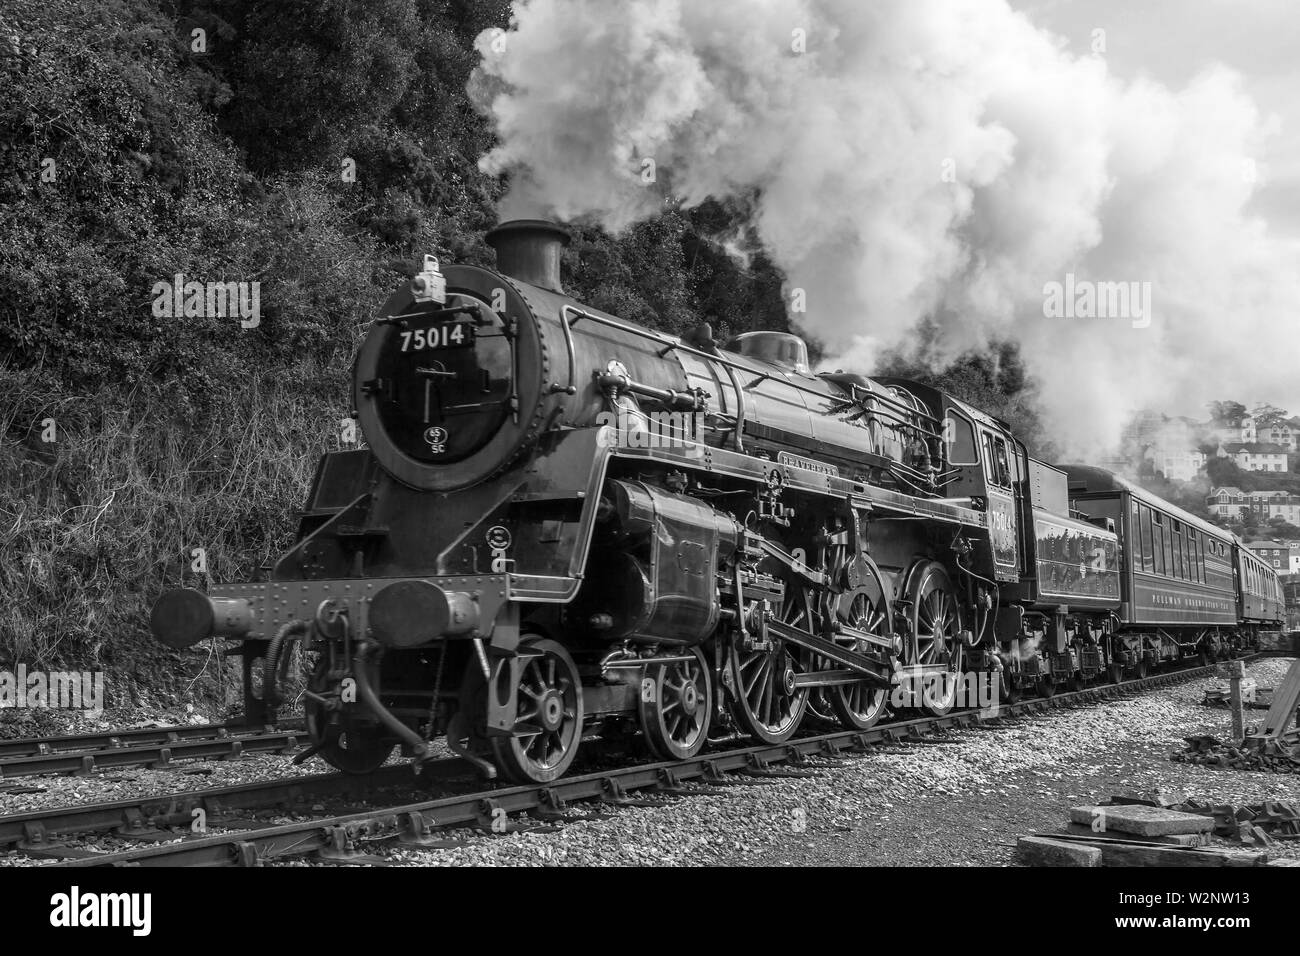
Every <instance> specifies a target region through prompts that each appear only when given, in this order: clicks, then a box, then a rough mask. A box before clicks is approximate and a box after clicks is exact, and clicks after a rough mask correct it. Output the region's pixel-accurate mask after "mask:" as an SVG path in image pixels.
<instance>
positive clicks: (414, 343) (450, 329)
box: [402, 321, 474, 352]
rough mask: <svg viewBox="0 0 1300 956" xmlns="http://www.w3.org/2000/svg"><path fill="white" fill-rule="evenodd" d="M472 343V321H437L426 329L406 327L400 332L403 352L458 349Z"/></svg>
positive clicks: (469, 345)
mask: <svg viewBox="0 0 1300 956" xmlns="http://www.w3.org/2000/svg"><path fill="white" fill-rule="evenodd" d="M473 345H474V323H473V322H469V321H465V322H439V323H438V324H437V325H431V326H429V327H428V328H427V329H407V330H406V331H405V332H403V333H402V351H403V352H423V351H426V350H429V349H459V348H470V347H472V346H473Z"/></svg>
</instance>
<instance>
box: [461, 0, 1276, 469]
mask: <svg viewBox="0 0 1300 956" xmlns="http://www.w3.org/2000/svg"><path fill="white" fill-rule="evenodd" d="M478 50H479V53H480V55H481V58H482V61H481V64H480V67H479V69H478V70H477V71H476V75H475V77H474V79H473V80H472V82H471V92H472V94H473V95H474V97H475V100H476V102H477V103H478V104H479V106H480V108H481V109H482V110H483V111H484V112H485V113H486V114H487V115H488V116H489V117H490V118H491V120H492V122H493V124H494V127H495V130H496V133H497V136H498V145H497V146H496V147H495V148H494V149H493V150H492V151H491V152H490V153H489V154H488V155H486V156H485V157H483V159H482V161H481V165H482V167H483V168H484V169H485V170H487V171H489V172H494V173H499V172H509V173H510V174H511V183H512V188H511V191H510V194H509V196H508V197H507V199H506V201H505V204H504V208H503V210H502V213H503V215H507V216H513V215H516V214H521V213H522V214H527V215H538V214H543V215H551V216H555V217H557V218H560V219H564V220H570V219H573V218H576V217H580V216H594V217H596V218H597V219H598V220H599V221H600V222H602V223H603V224H604V225H605V226H606V227H607V228H609V229H611V230H615V231H617V230H619V229H622V228H624V227H626V226H627V225H629V224H630V223H632V222H635V221H637V220H639V219H644V218H647V217H651V216H654V215H656V214H657V213H658V212H660V211H661V210H662V209H663V208H664V206H665V203H666V202H675V203H680V204H683V205H686V206H689V205H691V204H695V203H699V202H701V201H703V200H704V199H706V198H708V197H715V198H724V197H727V196H730V195H735V194H740V193H746V192H753V191H755V190H757V192H758V195H759V202H758V205H757V211H756V215H755V220H754V223H753V224H754V226H755V227H756V230H757V234H758V236H759V238H760V240H761V242H762V243H763V245H764V247H765V249H766V250H767V252H768V254H769V255H770V256H771V258H772V259H773V261H775V262H776V263H777V264H778V265H779V266H780V267H781V269H782V270H783V272H784V274H785V276H786V279H787V288H786V291H787V293H788V296H789V297H788V298H787V304H788V305H789V304H793V303H797V302H798V301H799V298H800V297H799V296H798V295H796V291H797V290H802V293H803V300H804V301H805V302H806V311H803V312H798V311H796V312H794V313H793V314H792V315H791V318H792V320H793V321H794V322H795V323H796V324H797V325H798V326H800V327H801V328H803V329H804V330H805V331H806V332H807V333H808V334H809V335H811V336H813V337H815V338H817V339H818V340H820V341H821V342H822V343H823V345H824V347H825V351H826V354H827V355H829V356H831V358H830V361H829V362H828V363H827V364H828V365H829V366H831V367H845V368H854V369H858V370H863V371H870V370H871V368H872V364H873V362H874V361H876V359H877V358H878V357H879V355H880V353H881V352H882V351H883V350H884V349H885V348H888V347H891V346H897V345H900V344H902V345H906V343H907V341H908V333H909V331H910V330H912V329H913V328H914V327H915V324H916V323H917V321H918V320H919V319H921V318H922V317H927V316H928V317H931V318H933V319H934V320H936V321H937V322H938V323H939V325H940V328H941V330H942V334H941V336H940V342H941V346H942V349H943V350H945V352H946V356H947V357H951V356H954V355H956V354H958V353H960V352H962V351H964V350H966V349H970V348H980V347H982V346H983V345H984V344H985V343H986V342H987V341H988V340H989V339H990V338H993V337H1000V338H1010V339H1014V340H1015V341H1018V342H1020V343H1021V347H1022V352H1023V354H1024V355H1025V357H1026V360H1027V362H1028V363H1029V367H1030V370H1031V372H1032V373H1033V374H1034V375H1035V376H1036V378H1037V379H1038V380H1039V382H1040V384H1041V389H1042V392H1041V394H1042V403H1043V406H1044V408H1043V411H1044V415H1045V418H1046V420H1047V422H1048V424H1049V426H1050V427H1051V428H1052V430H1053V433H1054V434H1053V437H1054V438H1056V439H1057V440H1058V444H1060V445H1062V446H1063V447H1064V448H1065V449H1066V450H1067V451H1068V452H1070V453H1071V454H1074V455H1095V454H1097V453H1099V452H1101V451H1104V450H1106V449H1108V448H1111V447H1113V446H1114V444H1115V443H1116V441H1117V439H1118V436H1119V431H1120V425H1121V423H1122V421H1123V420H1124V419H1125V418H1126V417H1127V415H1128V414H1129V413H1130V412H1131V411H1132V410H1134V409H1135V408H1138V407H1142V406H1144V405H1147V404H1154V405H1155V406H1157V407H1160V408H1162V409H1164V410H1167V411H1170V412H1191V413H1193V414H1194V413H1196V412H1197V411H1198V410H1199V409H1200V407H1201V406H1202V404H1203V403H1204V402H1205V401H1207V400H1209V399H1210V398H1214V397H1218V396H1221V395H1235V394H1240V395H1245V396H1252V397H1253V396H1262V395H1270V394H1272V395H1279V396H1285V395H1287V394H1290V392H1289V388H1288V384H1287V383H1288V380H1289V378H1290V376H1291V375H1292V373H1293V368H1294V355H1293V354H1292V350H1291V349H1290V348H1289V347H1284V348H1270V347H1269V344H1268V343H1269V342H1271V341H1276V340H1277V339H1278V337H1279V336H1286V337H1288V338H1289V336H1290V334H1291V332H1292V329H1293V327H1294V323H1295V321H1296V318H1297V317H1298V316H1300V270H1297V268H1296V266H1295V263H1296V261H1297V254H1298V253H1300V247H1298V245H1300V244H1297V243H1295V242H1292V241H1288V240H1282V239H1279V238H1276V237H1273V236H1270V234H1269V233H1268V230H1267V228H1266V226H1265V224H1264V223H1263V222H1262V221H1260V220H1258V219H1256V218H1252V217H1251V216H1250V215H1249V214H1248V213H1247V212H1246V203H1247V201H1248V200H1249V199H1250V196H1251V194H1252V192H1253V190H1254V189H1255V188H1256V187H1257V185H1259V183H1257V181H1256V180H1257V178H1258V173H1259V170H1260V168H1261V167H1260V166H1258V165H1257V164H1256V163H1255V162H1254V158H1255V157H1259V156H1261V155H1262V148H1263V143H1264V141H1265V138H1266V137H1267V135H1268V134H1269V132H1270V120H1269V119H1268V118H1267V117H1264V116H1261V115H1260V114H1259V112H1258V110H1257V108H1256V107H1255V105H1254V104H1253V102H1252V101H1251V100H1250V98H1249V97H1248V96H1247V95H1246V94H1245V93H1244V92H1243V90H1242V86H1241V82H1240V79H1239V77H1238V76H1236V75H1235V74H1234V73H1232V72H1231V71H1229V70H1227V69H1226V68H1222V67H1213V68H1208V69H1206V70H1205V71H1204V72H1202V73H1201V74H1199V75H1198V76H1196V77H1195V78H1193V79H1192V80H1191V81H1190V82H1189V83H1188V84H1187V85H1186V87H1185V88H1183V89H1178V90H1173V89H1169V88H1166V87H1164V86H1161V85H1159V84H1157V83H1154V82H1152V81H1149V80H1137V81H1134V82H1129V83H1122V82H1120V81H1119V80H1117V79H1116V78H1115V77H1113V76H1111V75H1110V74H1109V73H1108V71H1107V67H1106V63H1105V59H1104V57H1101V56H1087V55H1085V56H1076V55H1072V54H1070V53H1068V52H1066V51H1065V49H1064V44H1063V43H1062V42H1061V41H1060V40H1058V39H1057V38H1055V37H1053V36H1052V35H1051V34H1049V33H1046V32H1044V31H1043V30H1040V29H1038V28H1036V27H1035V26H1034V25H1033V24H1032V23H1030V22H1029V20H1028V19H1026V18H1025V17H1024V16H1023V15H1021V14H1019V13H1016V12H1015V11H1013V10H1012V9H1011V8H1010V7H1009V6H1007V5H1006V4H1005V3H1004V2H1001V0H872V2H869V3H867V2H862V0H710V2H707V3H703V2H698V3H697V2H688V0H516V2H515V4H514V10H513V17H512V20H511V25H510V29H509V30H508V31H506V32H505V33H502V32H501V31H488V32H485V33H484V34H482V35H481V36H480V37H479V39H478ZM1067 276H1072V279H1071V280H1070V281H1071V283H1072V286H1066V283H1067ZM1054 282H1055V283H1061V284H1062V286H1065V287H1066V288H1070V287H1078V288H1081V287H1082V286H1083V285H1086V284H1087V283H1118V282H1124V283H1137V284H1138V285H1137V286H1135V287H1134V292H1135V297H1134V299H1133V301H1132V303H1131V304H1130V305H1131V308H1135V307H1137V306H1138V304H1139V303H1140V301H1141V296H1140V295H1136V293H1137V292H1138V291H1139V290H1140V289H1141V283H1150V286H1149V287H1148V288H1149V289H1150V314H1149V315H1148V316H1146V319H1147V320H1149V324H1146V325H1144V324H1143V317H1142V316H1141V315H1136V314H1126V315H1123V316H1119V317H1109V318H1103V317H1050V318H1049V317H1047V316H1045V314H1044V312H1045V306H1044V302H1045V298H1046V291H1045V290H1046V289H1047V288H1048V284H1049V283H1054ZM1211 377H1212V384H1207V379H1210V378H1211ZM1247 400H1249V399H1247Z"/></svg>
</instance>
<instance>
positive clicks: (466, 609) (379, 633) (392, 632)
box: [369, 580, 479, 648]
mask: <svg viewBox="0 0 1300 956" xmlns="http://www.w3.org/2000/svg"><path fill="white" fill-rule="evenodd" d="M369 623H370V634H371V636H372V637H374V639H375V640H377V641H379V642H380V643H381V644H384V645H386V646H388V647H393V648H406V647H419V646H420V645H421V644H427V643H429V642H430V641H432V640H435V639H436V638H439V637H446V636H454V635H457V634H468V633H469V632H471V631H473V630H475V629H476V628H477V627H478V625H479V606H478V602H477V601H475V600H474V598H473V596H472V595H469V594H466V593H465V592H464V591H444V590H443V589H442V588H440V587H438V585H436V584H431V583H430V582H428V581H415V580H413V581H398V582H396V583H394V584H390V585H388V587H386V588H384V589H383V590H382V591H380V592H379V593H378V594H376V595H375V596H374V597H373V598H371V600H370V617H369Z"/></svg>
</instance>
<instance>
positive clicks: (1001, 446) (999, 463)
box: [984, 432, 1011, 488]
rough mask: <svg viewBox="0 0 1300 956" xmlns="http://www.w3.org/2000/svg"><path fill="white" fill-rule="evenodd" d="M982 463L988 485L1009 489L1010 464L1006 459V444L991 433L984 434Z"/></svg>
mask: <svg viewBox="0 0 1300 956" xmlns="http://www.w3.org/2000/svg"><path fill="white" fill-rule="evenodd" d="M984 463H985V470H986V471H987V472H988V477H989V483H990V484H994V485H998V486H999V487H1002V488H1010V487H1011V463H1010V459H1009V458H1008V457H1007V443H1006V442H1005V441H1004V440H1003V439H1001V438H999V437H997V436H996V435H994V434H993V433H992V432H985V433H984Z"/></svg>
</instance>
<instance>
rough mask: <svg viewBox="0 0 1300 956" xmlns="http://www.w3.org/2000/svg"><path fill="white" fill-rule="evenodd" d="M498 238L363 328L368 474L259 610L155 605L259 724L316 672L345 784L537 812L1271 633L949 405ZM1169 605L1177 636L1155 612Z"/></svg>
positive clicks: (353, 465)
mask: <svg viewBox="0 0 1300 956" xmlns="http://www.w3.org/2000/svg"><path fill="white" fill-rule="evenodd" d="M488 241H489V242H490V243H491V244H492V245H493V248H494V249H495V250H496V253H497V258H498V265H499V271H491V270H488V269H482V268H476V267H470V266H450V267H448V268H447V269H446V270H445V273H444V272H442V271H440V270H439V267H438V264H437V262H436V261H435V260H433V259H432V257H426V260H425V268H424V270H423V271H422V272H421V273H419V274H418V275H416V276H415V277H414V278H413V279H412V280H410V281H409V282H407V283H404V284H403V285H402V287H401V288H400V289H399V290H398V291H396V292H395V293H393V295H391V296H390V297H389V299H388V300H387V301H386V302H385V303H384V306H383V308H382V310H381V312H380V314H379V315H378V316H377V317H376V318H375V319H374V322H373V325H372V328H371V329H370V331H369V333H368V335H367V337H366V340H365V342H364V344H363V345H362V348H361V350H360V353H359V354H358V357H357V360H356V368H355V375H354V385H353V387H354V402H355V408H356V416H357V418H358V419H359V421H360V424H361V426H362V429H363V430H364V433H365V436H366V439H367V442H368V445H369V447H368V448H366V449H363V450H357V451H346V452H338V453H332V454H327V455H325V456H324V457H323V458H322V459H321V462H320V464H319V466H318V469H317V472H316V477H315V481H314V483H313V486H312V489H311V493H310V495H309V496H308V499H307V504H306V507H305V509H304V510H303V512H302V515H301V523H300V529H299V535H298V540H297V544H296V545H295V546H294V548H293V549H292V550H291V551H289V552H288V553H287V554H285V555H284V556H283V557H282V558H281V559H280V560H279V562H278V563H277V564H276V565H275V567H274V569H273V571H272V572H271V574H270V575H269V580H267V581H263V582H257V583H248V584H226V585H220V586H214V587H212V589H211V593H210V594H202V593H200V592H197V591H194V590H188V589H181V590H173V591H169V592H167V593H165V594H164V595H162V597H161V598H160V599H159V600H158V602H157V604H156V605H155V607H154V611H153V616H152V622H151V623H152V627H153V631H154V633H155V635H156V636H157V637H158V638H159V639H160V640H162V641H164V642H165V643H167V644H169V645H171V646H173V647H187V646H190V645H192V644H194V643H195V642H197V641H200V640H203V639H205V638H208V637H217V638H228V639H234V641H235V644H234V645H233V649H234V650H236V651H238V652H239V653H242V655H243V660H244V690H245V697H246V704H247V716H248V718H249V719H250V720H251V721H257V722H260V721H264V720H268V719H271V718H273V717H274V716H275V711H276V709H277V708H278V707H280V706H281V703H282V702H281V700H280V698H281V695H282V693H283V689H282V688H283V685H284V682H285V678H286V676H287V673H286V672H287V669H288V667H289V663H288V662H289V661H291V660H298V661H305V662H306V663H307V670H308V671H309V677H308V679H307V684H306V690H305V692H304V694H303V695H302V697H303V701H304V707H305V716H306V720H307V724H308V728H309V731H310V734H311V737H312V741H313V744H314V746H315V747H316V749H317V751H318V752H319V753H320V754H321V755H322V756H323V757H324V758H325V759H326V760H328V761H329V762H330V763H332V764H333V765H334V766H336V767H339V768H342V769H344V770H348V771H353V772H366V771H368V770H371V769H373V768H374V767H376V766H378V765H379V764H381V763H382V762H384V761H385V760H386V759H387V758H388V757H389V756H390V755H391V753H392V751H393V749H394V747H396V746H398V745H400V746H401V747H402V748H403V751H404V752H405V753H406V754H408V755H410V756H414V757H415V758H416V759H422V758H423V757H425V756H426V755H427V754H428V753H429V752H430V746H431V743H432V741H433V740H434V738H435V737H437V736H439V735H445V737H446V740H447V743H448V745H449V746H450V747H451V748H452V749H453V750H455V751H456V752H457V753H460V754H462V755H463V756H465V757H466V758H467V759H469V760H471V761H473V762H474V763H475V764H476V765H478V766H479V767H480V768H481V769H482V770H483V772H484V773H485V774H487V775H489V776H495V775H496V774H497V773H498V772H500V773H502V774H503V775H505V776H506V777H509V778H511V779H514V780H519V781H525V782H545V781H548V780H552V779H554V778H556V777H558V776H559V775H561V774H563V773H564V772H565V770H566V769H567V768H568V767H569V766H570V764H571V763H572V761H573V759H574V756H575V754H576V753H577V751H578V749H579V746H580V744H581V741H582V739H583V737H584V736H587V735H591V734H595V733H600V732H609V733H623V732H627V731H628V730H629V729H630V730H634V731H639V733H640V734H642V735H643V736H644V739H645V742H646V743H647V744H648V745H649V747H650V748H651V749H652V750H653V751H654V752H655V753H657V754H659V755H661V756H663V757H665V758H681V757H686V756H690V755H693V754H695V753H697V752H698V751H699V750H700V749H701V748H702V747H703V746H704V745H705V743H706V741H707V740H708V738H709V737H710V735H711V734H713V735H716V734H717V733H721V732H726V731H727V730H729V729H731V730H737V731H739V732H741V733H744V734H747V735H751V736H753V737H756V738H759V739H761V740H763V741H768V742H779V741H781V740H784V739H786V738H789V737H790V736H791V735H792V734H794V733H795V731H796V730H797V729H798V728H799V726H800V724H801V723H803V722H804V721H805V719H806V718H807V717H809V715H812V716H815V717H817V718H821V719H823V720H834V721H837V722H839V723H841V724H843V725H845V726H848V727H851V728H866V727H869V726H871V725H872V724H873V723H875V722H876V721H877V720H878V719H879V718H880V717H881V715H882V714H883V713H884V712H885V711H886V710H887V708H889V707H890V706H893V707H896V708H897V707H901V706H905V707H917V708H921V709H924V710H926V711H929V712H934V713H943V712H946V711H948V710H950V709H951V708H953V707H954V706H961V705H963V704H965V703H967V701H966V700H965V699H964V698H963V691H964V690H966V689H969V687H970V685H971V678H972V677H974V678H978V679H980V680H984V681H987V682H989V683H990V685H991V686H993V687H994V688H996V689H997V690H998V691H999V692H1000V693H1002V694H1003V695H1014V694H1016V693H1019V692H1021V691H1023V690H1025V689H1030V688H1032V689H1033V690H1034V691H1036V692H1039V693H1052V692H1053V691H1054V689H1055V687H1057V686H1058V685H1059V684H1060V683H1061V682H1080V681H1087V680H1094V679H1110V680H1113V679H1118V678H1120V677H1122V676H1123V675H1124V674H1125V673H1134V672H1137V673H1140V672H1143V671H1144V670H1145V669H1147V668H1149V667H1150V666H1153V665H1157V664H1159V663H1162V662H1164V661H1167V660H1169V659H1171V658H1173V657H1181V656H1186V655H1190V654H1215V655H1218V654H1221V653H1226V652H1229V651H1231V650H1233V649H1235V648H1236V647H1238V646H1241V645H1242V644H1243V643H1244V642H1246V641H1248V640H1250V638H1251V637H1252V636H1253V631H1254V629H1255V628H1257V627H1271V626H1275V625H1276V622H1277V620H1279V619H1280V618H1281V609H1280V592H1279V591H1278V590H1277V582H1276V576H1275V575H1273V574H1272V573H1271V571H1270V570H1269V569H1267V568H1266V567H1264V566H1263V565H1262V564H1259V563H1258V562H1254V561H1252V559H1251V558H1249V557H1248V556H1247V555H1248V552H1243V551H1241V550H1240V548H1239V547H1238V546H1237V543H1236V542H1234V541H1233V540H1232V539H1231V538H1230V537H1229V536H1227V535H1226V534H1225V533H1224V532H1222V531H1220V530H1218V529H1212V528H1211V527H1210V526H1208V525H1203V524H1202V523H1200V522H1198V521H1196V519H1194V518H1192V517H1191V516H1189V515H1183V514H1182V513H1180V512H1178V511H1177V509H1174V508H1172V506H1169V505H1167V504H1166V503H1164V502H1160V501H1159V500H1158V499H1154V498H1152V497H1151V496H1150V495H1147V494H1146V493H1145V492H1142V491H1141V490H1140V489H1136V488H1133V487H1130V486H1128V485H1125V484H1123V483H1122V482H1119V481H1118V480H1117V479H1113V478H1111V477H1110V476H1108V475H1106V474H1105V473H1103V472H1099V471H1096V470H1093V469H1069V470H1066V471H1061V470H1059V469H1056V468H1053V467H1052V466H1050V465H1047V464H1045V463H1042V462H1039V461H1036V460H1034V459H1032V458H1030V457H1029V456H1028V455H1027V454H1026V452H1025V449H1024V446H1023V445H1022V444H1021V443H1020V442H1018V441H1017V440H1016V438H1015V437H1014V436H1013V435H1012V434H1011V433H1010V431H1009V429H1008V428H1007V427H1006V425H1005V424H1003V423H1002V422H1000V421H998V420H997V419H995V418H992V417H990V416H988V415H986V414H983V413H982V412H980V411H979V410H978V409H975V408H972V407H970V406H968V405H966V404H964V403H962V402H961V401H958V400H957V399H955V398H953V397H952V396H950V395H947V394H944V393H943V392H941V391H937V390H935V389H933V388H929V387H926V386H923V385H920V384H917V383H913V382H909V381H903V380H893V379H869V378H865V377H863V376H860V375H853V374H842V373H836V374H818V373H814V372H813V371H812V370H811V369H810V368H809V364H808V357H807V350H806V347H805V345H804V343H803V342H802V341H801V340H800V339H798V338H797V337H796V336H793V335H790V334H786V333H769V332H753V333H749V334H746V335H741V336H739V337H738V338H736V339H734V340H733V341H731V342H729V343H727V344H725V345H722V346H719V344H717V343H716V342H714V341H713V338H712V334H711V332H710V330H709V329H708V328H707V326H702V327H700V328H699V329H698V330H696V331H695V332H694V333H692V334H691V335H689V336H686V337H684V338H679V337H676V336H672V335H666V334H663V333H660V332H655V331H651V330H648V329H643V328H639V327H637V326H635V325H632V324H630V323H627V322H623V321H620V320H619V319H618V318H616V317H614V316H612V315H607V314H605V313H603V312H599V311H597V310H595V309H591V308H588V307H586V306H584V305H582V304H581V303H579V302H576V301H575V300H573V299H571V298H569V297H568V296H566V295H565V294H564V292H563V290H562V289H561V287H560V281H559V275H560V269H559V264H560V254H561V251H562V248H563V245H564V243H565V242H566V241H567V236H566V234H565V233H564V231H563V230H561V229H560V228H558V227H556V226H554V225H553V224H550V223H547V222H541V221H533V220H528V221H517V222H510V223H505V224H503V225H501V226H499V227H498V228H497V229H495V230H493V231H492V232H491V233H489V235H488ZM1157 513H1158V514H1159V515H1160V521H1161V522H1165V523H1162V524H1161V536H1160V537H1159V538H1158V539H1157V540H1156V541H1155V543H1154V544H1152V543H1151V542H1152V540H1153V539H1152V537H1151V535H1150V534H1147V529H1148V526H1149V524H1150V520H1149V519H1151V518H1152V517H1153V516H1154V515H1156V514H1157ZM1170 523H1171V524H1170ZM1143 534H1146V537H1145V538H1141V540H1142V541H1145V542H1147V545H1146V547H1147V549H1148V550H1149V551H1150V552H1151V558H1152V563H1151V564H1150V565H1148V564H1147V563H1146V561H1147V558H1146V552H1145V551H1142V550H1140V548H1137V547H1136V545H1135V544H1134V541H1135V536H1139V537H1140V536H1141V535H1143ZM1189 548H1190V549H1191V550H1189ZM1139 555H1141V557H1138V556H1139ZM1257 564H1258V566H1256V565H1257ZM1243 569H1250V573H1251V575H1252V576H1251V577H1250V578H1249V580H1250V581H1251V582H1252V583H1254V582H1257V583H1258V585H1259V587H1258V588H1257V589H1255V590H1250V589H1248V590H1247V591H1246V592H1245V593H1244V594H1243V593H1242V592H1241V591H1240V589H1238V588H1237V587H1236V583H1235V582H1236V581H1237V580H1238V579H1239V577H1240V573H1241V571H1242V570H1243ZM1186 575H1194V576H1193V577H1187V576H1186ZM1174 582H1177V584H1175V583H1174ZM1175 589H1176V590H1177V593H1179V594H1181V595H1183V597H1182V598H1180V600H1182V601H1183V602H1184V603H1182V604H1179V605H1177V607H1176V612H1175V611H1173V610H1171V608H1172V607H1173V606H1172V605H1170V604H1168V603H1167V602H1165V600H1164V598H1158V597H1156V595H1161V594H1164V595H1169V594H1172V593H1174V590H1175ZM1229 605H1231V607H1229ZM1167 611H1168V612H1169V613H1165V612H1167ZM1202 612H1204V613H1202ZM295 645H297V647H296V648H295ZM295 651H296V653H295Z"/></svg>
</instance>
